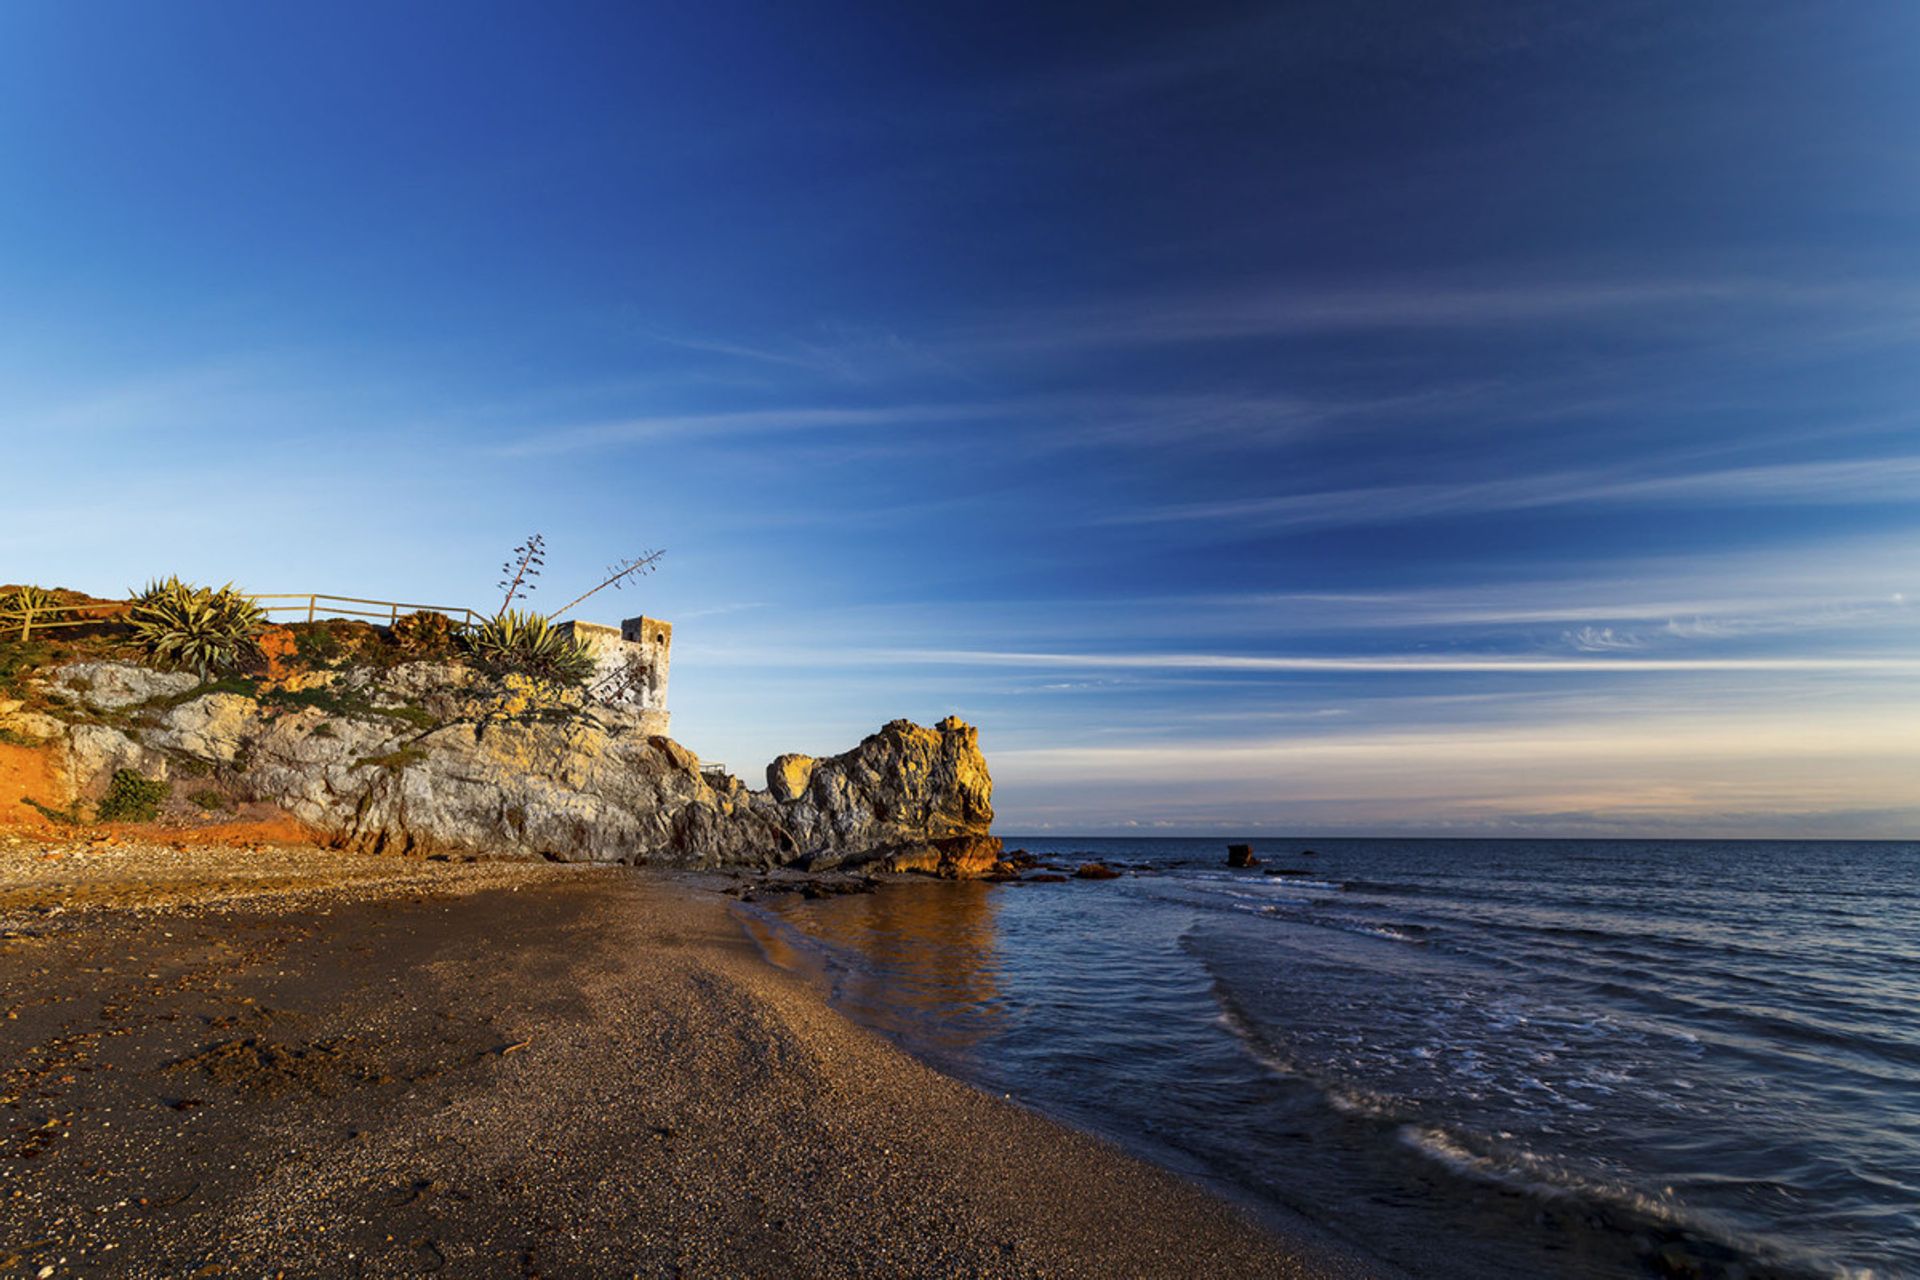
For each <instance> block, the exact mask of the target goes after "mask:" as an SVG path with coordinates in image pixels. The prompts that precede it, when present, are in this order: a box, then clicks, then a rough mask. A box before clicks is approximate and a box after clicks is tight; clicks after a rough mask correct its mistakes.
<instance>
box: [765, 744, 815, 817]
mask: <svg viewBox="0 0 1920 1280" xmlns="http://www.w3.org/2000/svg"><path fill="white" fill-rule="evenodd" d="M812 781H813V757H812V756H803V755H799V754H797V753H793V752H789V753H788V754H786V755H784V756H780V757H778V758H776V759H775V760H774V762H773V763H772V764H770V765H768V766H767V791H768V792H769V793H770V794H771V795H772V796H773V798H774V799H775V800H778V801H779V802H780V803H781V804H786V803H788V802H790V801H793V800H798V799H799V798H800V797H801V796H804V795H805V794H807V785H808V784H809V783H811V782H812Z"/></svg>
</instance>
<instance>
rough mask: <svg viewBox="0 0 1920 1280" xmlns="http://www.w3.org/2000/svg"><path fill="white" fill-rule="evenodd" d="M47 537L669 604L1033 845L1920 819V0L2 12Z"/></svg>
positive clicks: (799, 727)
mask: <svg viewBox="0 0 1920 1280" xmlns="http://www.w3.org/2000/svg"><path fill="white" fill-rule="evenodd" d="M0 172H4V173H6V174H7V175H8V177H7V181H6V183H5V184H4V190H3V191H0V476H4V484H3V486H0V494H4V497H0V581H36V582H40V583H43V584H46V585H60V586H70V587H77V588H81V589H85V590H89V591H93V592H96V593H99V594H103V595H113V594H119V593H121V592H123V591H125V590H126V589H127V588H129V587H131V586H135V585H137V584H139V583H141V582H144V581H145V580H146V579H148V578H150V577H153V576H155V575H162V574H167V573H179V574H181V575H183V576H187V577H189V578H193V579H197V580H203V581H210V582H224V581H228V580H232V581H235V582H237V583H239V584H240V585H241V586H243V587H245V588H247V589H250V590H254V591H260V592H309V591H323V592H332V593H337V594H345V595H356V596H366V597H374V598H380V599H399V600H403V601H409V602H420V603H432V604H448V605H464V606H471V607H473V608H476V609H480V610H483V611H491V610H492V609H493V608H494V607H496V606H497V604H498V600H497V595H498V593H497V591H496V590H495V587H494V583H495V581H496V579H497V577H498V572H497V567H498V565H499V562H500V561H501V559H502V558H504V556H505V555H506V554H507V552H508V550H509V549H510V548H511V547H512V546H513V545H514V544H516V543H517V542H519V541H521V540H522V538H523V537H524V536H525V535H527V534H529V533H532V532H540V533H542V534H544V535H545V537H546V540H547V544H548V547H549V559H548V569H547V573H546V576H545V578H544V579H543V581H542V584H541V592H540V594H538V595H536V596H535V597H534V603H535V604H536V605H537V604H539V603H541V602H542V601H546V602H549V603H551V604H553V605H557V604H559V603H560V602H562V601H564V600H566V599H567V598H568V597H570V596H572V595H573V594H575V593H576V592H577V591H578V590H580V589H583V588H584V587H586V586H588V585H591V584H592V583H593V582H594V581H596V580H597V579H598V576H599V574H600V573H601V571H602V569H603V566H605V565H607V564H608V563H609V562H612V561H616V560H619V559H621V558H623V557H625V556H629V555H632V554H635V553H637V552H639V551H641V550H645V549H664V550H665V553H666V554H665V556H664V558H663V560H662V561H661V567H660V570H659V572H658V573H657V574H656V575H654V576H652V577H649V578H646V579H644V580H643V581H641V582H639V583H637V584H634V585H632V586H629V587H628V588H627V589H625V590H624V591H623V592H621V593H620V594H617V595H616V594H614V593H613V592H607V593H604V594H603V595H601V596H598V597H596V598H595V599H594V600H593V601H592V602H591V604H590V606H589V607H588V609H587V612H586V614H585V616H587V617H588V618H590V619H592V620H598V621H607V622H614V621H618V620H619V619H620V618H622V617H625V616H631V615H633V614H638V613H641V612H645V613H646V614H648V615H650V616H655V617H661V618H665V619H667V620H669V621H671V622H673V623H674V624H675V648H674V663H673V676H672V690H671V700H672V708H673V714H674V730H675V736H676V737H678V738H680V739H681V740H682V741H684V742H685V743H686V744H687V745H689V746H690V747H691V748H693V749H694V750H695V751H697V752H698V753H700V754H701V756H702V757H703V758H706V759H710V760H718V761H721V762H723V763H725V764H726V765H728V766H729V767H730V768H732V769H734V770H735V771H736V772H738V773H740V774H741V775H742V776H745V777H747V778H749V779H750V780H753V781H755V782H756V783H757V782H758V780H759V777H760V774H761V770H762V769H763V767H764V764H765V762H766V761H767V760H769V759H770V758H771V757H772V756H774V755H775V754H777V753H779V752H782V751H791V750H799V751H807V752H810V753H814V754H828V753H831V752H835V751H839V750H844V749H846V748H847V747H850V746H851V745H853V743H855V742H856V741H858V739H859V738H860V737H861V736H863V735H864V734H865V733H868V732H871V731H872V730H873V729H874V728H876V727H878V726H879V725H880V724H882V723H884V722H885V721H887V720H890V719H894V718H897V717H908V718H913V719H917V720H920V721H922V722H923V723H925V722H932V721H934V720H937V719H939V718H941V717H943V716H945V715H948V714H958V715H960V716H962V717H963V718H965V719H967V720H969V721H971V722H973V723H976V724H978V725H979V726H980V728H981V743H982V746H983V748H984V749H985V751H986V752H987V756H988V760H989V763H990V766H991V768H992V772H993V775H994V778H995V782H996V791H995V800H996V806H997V808H998V810H999V813H1000V818H999V821H998V823H997V829H998V830H1000V831H1002V832H1004V833H1008V834H1012V835H1016V836H1017V835H1019V834H1041V833H1048V832H1052V833H1086V834H1097V833H1112V832H1133V833H1138V834H1201V835H1205V834H1214V833H1229V832H1230V833H1234V834H1262V833H1267V834H1271V835H1274V836H1276V837H1279V836H1286V835H1312V834H1326V835H1333V834H1352V835H1400V834H1409V835H1469V836H1488V835H1493V836H1538V835H1563V836H1795V837H1822V836H1826V837H1841V836H1861V837H1909V838H1913V837H1920V611H1917V604H1920V501H1917V498H1920V395H1917V394H1916V393H1920V359H1917V358H1916V355H1917V354H1920V353H1917V352H1916V338H1917V337H1920V6H1916V5H1913V4H1911V3H1907V2H1906V0H1853V2H1852V3H1847V4H1832V3H1790V2H1785V0H1739V2H1737V3H1716V2H1713V0H1703V2H1700V3H1690V4H1685V5H1675V4H1672V3H1670V2H1668V0H1646V2H1644V3H1642V2H1638V0H1596V2H1595V3H1591V4H1582V5H1541V4H1535V3H1525V2H1515V3H1506V4H1495V3H1458V2H1451V0H1408V2H1405V3H1387V2H1384V0H1337V2H1329V3H1269V4H1257V5H1254V4H1249V5H1232V4H1221V5H1206V4H1194V3H1181V4H1166V5H1154V4H1128V5H1114V4H1088V5H1079V6H1076V5H1047V4H1032V3H1026V4H1018V5H1011V4H966V5H946V6H940V5H896V6H874V5H862V6H856V5H823V4H815V3H808V2H806V0H784V2H783V3H779V4H760V5H743V4H732V3H724V2H722V3H708V4H701V5H655V4H641V3H625V2H623V3H608V4H589V3H556V4H540V5H533V4H523V5H499V4H487V3H471V4H461V5H426V4H417V5H392V4H364V5H362V4H352V3H333V4H328V5H324V6H322V5H293V4H278V3H275V4H238V3H220V4H206V3H192V2H190V0H183V2H182V3H175V4H168V5H153V4H148V3H144V2H142V3H111V2H107V0H101V2H97V3H87V4H73V3H69V2H68V0H14V2H13V3H9V4H6V5H4V6H0Z"/></svg>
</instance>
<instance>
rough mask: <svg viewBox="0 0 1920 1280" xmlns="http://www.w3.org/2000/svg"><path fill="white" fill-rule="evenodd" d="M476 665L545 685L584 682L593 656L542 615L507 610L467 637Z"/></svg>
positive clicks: (590, 668)
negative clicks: (525, 677) (524, 677)
mask: <svg viewBox="0 0 1920 1280" xmlns="http://www.w3.org/2000/svg"><path fill="white" fill-rule="evenodd" d="M467 647H468V648H469V649H470V650H472V652H473V656H474V657H475V658H476V659H477V660H478V661H479V663H480V665H481V666H482V667H484V668H486V669H487V670H489V671H493V672H495V673H496V674H500V675H507V674H519V675H524V676H530V677H532V678H533V679H535V680H544V681H546V682H548V683H549V684H584V683H586V680H587V678H588V677H589V676H591V675H592V674H593V655H592V654H591V653H589V652H588V651H587V649H586V646H584V645H582V644H580V643H579V642H577V641H576V640H574V639H573V637H572V636H570V635H568V634H566V633H565V632H563V631H561V630H560V628H559V627H557V626H555V625H554V624H553V623H552V622H550V621H549V620H548V619H547V618H546V617H545V616H544V615H542V614H538V613H523V612H521V611H520V610H518V609H508V610H507V611H506V612H504V613H502V614H501V615H500V616H499V617H497V618H493V619H490V620H489V621H488V622H487V623H486V624H485V625H483V626H481V627H478V628H476V629H475V630H474V631H473V632H472V633H471V634H470V635H468V636H467Z"/></svg>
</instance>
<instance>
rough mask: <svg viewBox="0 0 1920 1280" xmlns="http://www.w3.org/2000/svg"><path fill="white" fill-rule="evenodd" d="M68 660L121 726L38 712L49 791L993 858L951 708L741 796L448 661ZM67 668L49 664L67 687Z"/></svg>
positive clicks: (572, 842) (657, 840)
mask: <svg viewBox="0 0 1920 1280" xmlns="http://www.w3.org/2000/svg"><path fill="white" fill-rule="evenodd" d="M86 667H87V668H88V674H87V675H86V676H85V677H84V682H85V685H86V686H87V691H88V692H90V693H91V692H94V691H98V690H101V689H110V690H115V691H116V692H114V693H112V694H110V695H109V696H111V697H114V698H124V699H130V700H125V701H121V702H119V704H118V705H119V706H121V707H124V708H130V709H131V710H130V712H129V713H128V714H127V715H125V716H124V717H122V719H123V720H124V721H125V727H123V728H115V727H108V726H105V725H91V724H78V725H66V724H60V725H59V726H58V731H59V734H60V736H61V737H62V739H63V742H64V764H65V769H64V772H65V774H66V777H67V779H68V780H69V783H70V786H71V790H72V794H71V795H69V796H68V797H67V799H68V800H71V799H73V798H76V797H78V796H81V795H85V796H91V797H97V796H98V795H99V794H100V793H101V792H102V791H103V790H104V788H105V786H106V784H107V781H108V779H110V778H111V777H112V774H113V772H114V770H116V769H120V768H132V769H135V770H137V771H139V772H141V773H143V774H145V775H146V776H149V777H165V776H168V775H169V773H170V772H171V771H177V769H178V767H179V766H181V765H183V764H186V765H189V766H190V767H192V768H194V769H201V770H203V769H204V768H206V767H211V768H213V769H215V770H217V771H218V774H219V779H220V781H221V783H222V786H223V787H224V788H225V789H226V790H227V791H228V792H229V793H231V794H233V795H234V796H236V797H238V798H241V799H246V800H258V801H267V802H271V803H273V804H276V805H279V806H280V807H281V808H283V809H285V810H286V811H287V812H288V813H290V814H292V815H293V816H294V817H296V818H298V819H300V820H301V821H302V822H304V823H306V824H307V825H308V826H309V827H311V828H313V829H314V830H315V831H316V832H319V833H320V834H321V835H322V836H323V837H325V838H327V839H329V840H331V841H334V842H336V843H339V844H343V845H347V846H351V847H356V848H364V849H369V850H375V851H388V850H392V851H413V852H422V853H458V854H471V855H486V856H496V857H498V856H538V857H545V858H552V859H557V860H560V861H568V862H625V863H639V862H651V863H655V864H663V865H668V866H697V867H714V866H730V865H731V866H739V865H751V866H779V865H798V866H804V867H808V868H811V869H826V868H831V867H841V866H867V865H872V866H879V867H892V868H897V869H901V870H916V871H924V872H928V873H931V874H935V875H945V876H973V875H983V874H986V873H988V872H990V871H992V870H993V868H994V865H995V863H996V861H997V859H998V856H999V852H1000V842H999V841H998V840H996V839H994V838H993V837H992V836H991V835H990V834H989V829H990V826H991V823H992V820H993V805H992V789H993V783H992V780H991V778H990V777H989V776H988V773H987V765H986V761H985V759H984V758H983V757H982V756H981V754H980V747H979V735H978V732H977V731H976V730H975V729H973V728H972V727H971V726H969V725H967V724H964V723H962V722H961V721H959V720H956V719H952V718H949V719H947V720H945V721H942V722H941V723H940V725H938V726H937V727H935V728H931V729H929V728H926V727H924V726H921V725H917V724H914V723H912V722H911V721H907V720H896V721H894V722H893V723H891V724H889V725H887V726H886V727H885V728H883V729H882V730H880V732H878V733H876V734H873V735H872V736H870V737H868V738H867V739H866V740H865V741H863V742H861V743H860V745H859V746H857V747H855V748H854V749H853V750H851V751H848V752H845V753H843V754H841V755H837V756H830V757H827V758H825V759H820V760H812V759H810V758H809V757H805V756H782V757H781V758H780V759H779V760H777V761H775V762H774V764H773V766H770V767H769V770H768V780H769V787H768V789H767V790H766V791H749V790H748V789H747V788H746V786H745V785H744V784H743V783H741V781H740V780H739V779H737V778H734V777H732V776H730V775H728V774H725V773H723V772H718V771H712V772H703V771H702V768H701V765H700V759H699V757H698V756H696V755H695V754H694V753H693V752H691V751H689V750H687V748H685V747H684V746H682V745H681V744H679V743H677V742H675V741H673V740H672V739H670V738H665V737H661V736H659V735H657V734H650V733H648V732H647V729H648V728H649V727H650V726H651V725H652V724H653V723H657V721H649V720H648V719H647V718H646V716H645V714H644V713H642V712H639V711H635V710H631V709H627V708H623V707H604V706H590V705H587V704H586V702H585V701H584V700H583V699H582V698H581V697H580V695H579V694H577V693H573V692H556V691H554V690H552V689H548V688H544V687H542V686H538V685H535V684H532V683H531V682H527V681H517V680H514V679H511V678H510V679H508V680H506V681H504V682H492V681H488V680H486V679H484V678H481V677H478V676H476V675H475V673H473V672H472V671H471V670H469V669H467V668H465V667H462V666H459V665H456V664H448V663H433V662H418V663H407V664H403V665H401V666H398V667H395V668H392V669H390V670H381V671H376V670H372V669H367V668H353V669H349V670H347V671H344V672H327V673H321V674H319V675H315V676H308V677H304V678H302V679H299V680H287V681H280V682H271V683H269V684H267V685H265V686H262V690H261V692H260V694H259V696H257V697H256V696H249V695H246V694H241V693H233V692H220V693H211V692H210V693H206V694H203V695H201V696H199V697H190V698H185V699H184V700H183V699H181V698H180V695H181V694H182V693H184V692H188V691H190V690H191V688H192V685H191V682H190V678H189V685H188V689H187V690H182V689H180V688H179V678H178V677H164V676H163V677H161V679H160V680H159V681H157V682H156V681H149V680H146V677H148V676H151V675H153V674H154V673H150V672H145V671H143V670H142V669H141V668H138V667H132V666H122V665H120V664H106V663H89V664H86ZM75 669H76V668H74V667H68V668H63V669H61V670H59V671H56V672H55V673H53V675H52V677H51V680H52V681H53V683H54V684H56V685H57V686H62V687H69V686H70V684H71V680H70V675H71V673H72V672H73V671H74V670H75ZM141 691H145V692H146V694H147V696H146V697H139V698H136V697H134V695H135V694H136V693H139V692H141ZM141 704H144V705H141ZM797 761H805V762H806V764H807V767H806V769H805V770H804V774H805V776H804V779H802V777H801V774H802V770H801V769H799V768H797V767H795V764H794V762H797ZM776 777H778V779H779V781H776Z"/></svg>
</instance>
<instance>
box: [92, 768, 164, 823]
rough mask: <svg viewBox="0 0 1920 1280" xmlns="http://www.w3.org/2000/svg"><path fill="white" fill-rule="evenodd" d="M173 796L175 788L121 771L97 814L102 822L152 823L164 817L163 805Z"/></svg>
mask: <svg viewBox="0 0 1920 1280" xmlns="http://www.w3.org/2000/svg"><path fill="white" fill-rule="evenodd" d="M171 794H173V787H172V786H171V785H170V784H168V783H166V782H162V781H161V780H160V779H158V778H143V777H141V776H140V775H139V774H137V773H135V772H134V771H133V770H131V769H121V770H119V771H118V772H116V773H115V774H114V775H113V781H112V782H110V783H108V784H107V794H106V798H105V799H103V800H101V801H100V808H99V811H98V813H97V814H96V815H95V816H96V817H97V818H98V820H99V821H101V822H152V821H153V820H154V819H155V818H157V817H159V816H160V806H161V805H163V804H165V803H166V802H167V797H168V796H169V795H171Z"/></svg>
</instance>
